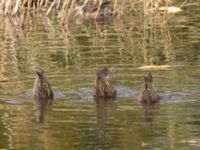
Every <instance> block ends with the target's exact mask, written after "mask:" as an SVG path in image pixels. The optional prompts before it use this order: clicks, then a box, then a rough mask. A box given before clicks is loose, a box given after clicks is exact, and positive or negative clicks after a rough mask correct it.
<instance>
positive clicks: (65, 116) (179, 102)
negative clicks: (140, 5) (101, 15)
mask: <svg viewBox="0 0 200 150" xmlns="http://www.w3.org/2000/svg"><path fill="white" fill-rule="evenodd" d="M199 14H200V11H199V8H198V7H193V8H192V9H185V10H184V11H183V12H181V13H179V14H177V15H176V16H174V17H173V18H172V19H170V23H169V24H166V26H162V27H161V26H159V25H155V23H156V22H159V21H161V20H159V19H157V20H148V18H143V17H138V16H137V15H133V16H132V15H130V16H128V17H125V18H123V19H115V20H111V21H107V22H104V23H102V22H100V23H88V22H86V23H83V24H80V23H78V22H77V23H73V22H71V23H70V24H69V26H68V27H65V30H64V29H63V28H62V27H61V25H60V24H59V22H57V21H55V20H56V19H54V18H51V19H49V20H48V19H45V20H44V19H41V18H40V17H39V18H38V19H33V20H32V22H30V26H28V27H26V28H25V31H22V30H21V29H20V28H18V27H17V26H15V21H17V20H16V19H15V18H13V19H1V20H2V21H1V23H0V61H1V62H0V148H1V149H20V150H22V149H24V150H28V149H47V150H59V149H67V150H68V149H69V150H71V149H80V150H94V149H122V150H124V149H126V150H132V149H146V150H149V149H162V150H163V149H166V150H169V149H170V150H177V149H181V150H190V149H193V150H196V149H200V109H199V108H200V101H199V100H200V99H199V96H200V92H199V91H200V49H199V47H200V45H199V44H200V35H199V33H200V18H199ZM136 16H137V17H136ZM11 27H12V28H11ZM146 65H170V66H171V67H170V68H168V69H158V70H152V74H153V76H154V82H155V83H154V84H155V86H156V87H157V89H158V90H159V92H160V95H161V96H162V100H161V101H160V103H159V105H156V106H154V107H153V108H145V106H142V105H141V104H140V103H139V102H138V101H137V96H138V92H139V90H140V86H141V84H142V82H143V76H144V75H146V74H147V73H148V72H149V71H147V70H141V69H138V67H141V66H146ZM38 67H41V68H43V69H44V70H45V72H46V74H47V77H48V79H49V81H50V83H51V85H52V87H53V89H54V92H55V101H54V102H53V110H52V111H48V112H47V115H46V117H45V121H44V122H43V123H38V122H36V112H35V109H34V104H33V102H32V99H31V89H32V87H33V82H34V78H35V69H36V68H38ZM102 67H108V68H109V70H110V76H111V77H112V81H113V83H114V85H115V86H116V89H117V91H118V98H117V99H116V100H115V101H111V100H108V101H104V100H100V101H94V100H93V97H92V89H93V87H94V79H95V75H96V71H97V69H99V68H102Z"/></svg>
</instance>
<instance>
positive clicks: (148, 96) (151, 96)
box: [139, 73, 160, 103]
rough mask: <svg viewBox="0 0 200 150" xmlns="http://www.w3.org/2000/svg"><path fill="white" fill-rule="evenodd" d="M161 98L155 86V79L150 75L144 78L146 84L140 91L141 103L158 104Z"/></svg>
mask: <svg viewBox="0 0 200 150" xmlns="http://www.w3.org/2000/svg"><path fill="white" fill-rule="evenodd" d="M159 99H160V96H159V95H158V93H157V91H156V90H155V88H154V86H153V77H152V75H151V73H149V74H148V75H147V76H146V77H144V83H143V85H142V87H141V90H140V95H139V101H141V102H142V103H156V102H159Z"/></svg>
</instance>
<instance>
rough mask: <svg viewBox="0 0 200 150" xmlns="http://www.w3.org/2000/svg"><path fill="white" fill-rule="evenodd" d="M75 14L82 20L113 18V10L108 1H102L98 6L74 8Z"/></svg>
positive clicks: (90, 5)
mask: <svg viewBox="0 0 200 150" xmlns="http://www.w3.org/2000/svg"><path fill="white" fill-rule="evenodd" d="M76 10H78V12H77V14H78V15H79V16H80V17H81V18H84V19H102V18H106V17H109V16H113V15H114V13H113V10H112V8H111V6H110V2H109V1H104V2H102V4H101V5H100V6H97V5H92V4H88V5H85V6H83V7H82V6H81V5H78V6H76Z"/></svg>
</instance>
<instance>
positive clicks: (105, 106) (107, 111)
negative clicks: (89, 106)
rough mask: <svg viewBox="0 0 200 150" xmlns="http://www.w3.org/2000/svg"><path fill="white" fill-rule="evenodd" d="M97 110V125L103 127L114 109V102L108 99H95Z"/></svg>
mask: <svg viewBox="0 0 200 150" xmlns="http://www.w3.org/2000/svg"><path fill="white" fill-rule="evenodd" d="M95 102H96V109H97V124H99V125H101V124H102V125H103V124H105V123H106V122H107V119H109V118H110V117H111V116H112V112H113V110H114V108H115V106H114V105H115V104H114V100H113V99H109V98H97V99H95Z"/></svg>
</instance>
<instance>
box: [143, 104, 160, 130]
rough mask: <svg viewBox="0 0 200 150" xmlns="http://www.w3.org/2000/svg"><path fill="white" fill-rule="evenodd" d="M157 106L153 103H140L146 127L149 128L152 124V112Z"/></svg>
mask: <svg viewBox="0 0 200 150" xmlns="http://www.w3.org/2000/svg"><path fill="white" fill-rule="evenodd" d="M156 105H157V104H155V103H142V107H143V109H144V116H145V123H146V125H147V126H151V125H152V122H153V112H154V109H155V107H156Z"/></svg>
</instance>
